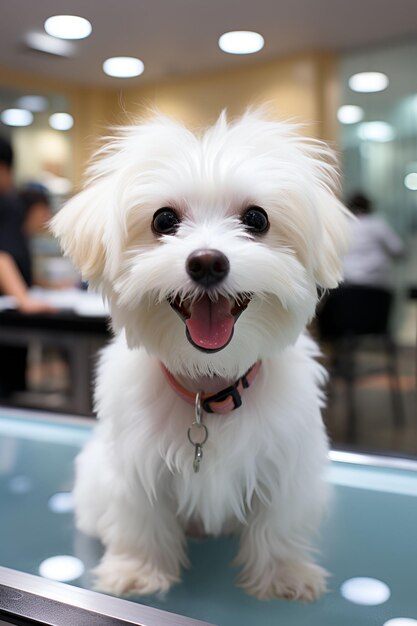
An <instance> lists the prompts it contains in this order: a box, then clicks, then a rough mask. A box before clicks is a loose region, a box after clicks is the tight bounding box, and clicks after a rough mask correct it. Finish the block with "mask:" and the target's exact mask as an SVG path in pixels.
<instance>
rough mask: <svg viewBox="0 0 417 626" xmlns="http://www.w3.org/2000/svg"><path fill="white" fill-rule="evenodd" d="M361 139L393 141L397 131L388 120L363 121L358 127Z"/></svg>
mask: <svg viewBox="0 0 417 626" xmlns="http://www.w3.org/2000/svg"><path fill="white" fill-rule="evenodd" d="M358 136H359V139H362V140H363V141H381V142H384V141H392V140H393V139H394V137H395V132H394V129H393V127H392V126H391V124H387V122H363V123H362V124H361V125H360V126H359V128H358Z"/></svg>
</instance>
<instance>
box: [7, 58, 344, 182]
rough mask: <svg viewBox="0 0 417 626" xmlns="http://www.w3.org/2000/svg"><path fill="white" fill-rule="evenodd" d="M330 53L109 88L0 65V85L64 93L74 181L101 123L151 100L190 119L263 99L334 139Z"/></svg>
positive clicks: (131, 114) (145, 110)
mask: <svg viewBox="0 0 417 626" xmlns="http://www.w3.org/2000/svg"><path fill="white" fill-rule="evenodd" d="M336 70H337V67H336V58H335V56H334V55H332V54H324V53H310V54H303V55H297V56H294V57H291V58H287V59H278V60H275V61H268V62H262V63H259V62H255V61H249V60H245V61H244V62H243V61H242V65H241V67H240V68H239V69H226V70H223V71H216V72H210V73H206V74H202V75H198V76H187V77H182V78H177V79H175V80H174V79H172V80H165V81H160V82H158V83H155V84H149V85H146V84H145V85H143V86H141V85H140V79H135V80H136V81H137V82H136V84H135V86H134V87H130V88H125V89H123V90H119V89H117V82H116V81H115V83H114V84H115V87H114V88H113V89H110V90H106V89H100V88H88V87H79V86H76V85H73V86H68V85H64V84H60V83H58V82H57V81H49V80H46V79H43V78H35V77H33V76H32V75H27V74H24V73H17V72H14V71H13V72H11V71H10V70H7V69H5V68H3V69H2V68H1V67H0V86H2V87H13V88H22V89H24V90H25V91H26V92H28V91H29V90H30V91H32V92H33V91H36V93H42V92H45V93H61V94H63V95H65V96H67V97H68V98H69V100H70V103H71V104H70V107H71V113H72V114H73V116H74V119H75V124H74V128H73V130H72V131H71V141H72V147H73V149H72V151H71V158H72V163H71V167H70V170H71V171H72V173H73V178H74V183H75V185H76V187H77V186H79V184H80V183H81V181H82V176H83V172H84V170H85V165H86V162H87V160H88V158H89V157H90V155H91V153H92V151H93V150H94V148H95V147H96V146H97V143H98V140H99V138H100V137H101V136H102V135H103V134H106V129H107V128H108V126H110V125H112V124H115V123H126V121H127V120H128V119H135V118H137V117H140V116H143V115H148V114H149V110H150V109H153V108H157V109H158V110H160V111H161V112H163V113H166V114H169V115H174V116H176V117H179V118H180V119H181V120H182V121H184V122H186V123H187V124H190V125H191V126H192V127H197V128H198V127H201V126H205V125H207V124H209V123H211V122H213V121H214V120H215V119H216V117H217V116H218V115H219V113H220V111H221V110H222V109H224V108H227V110H228V112H229V114H230V115H232V116H234V115H237V114H239V113H241V112H242V111H244V110H245V109H246V107H248V106H259V105H262V104H265V103H266V104H267V105H268V106H269V108H270V111H271V113H272V114H273V115H277V116H278V117H280V118H284V119H292V120H296V121H298V122H301V123H303V124H305V125H306V132H308V133H310V134H311V135H313V136H315V137H318V138H321V139H325V140H327V141H330V142H331V143H333V142H335V139H336V115H335V111H336V107H337V97H338V96H337V88H336V85H337V80H336Z"/></svg>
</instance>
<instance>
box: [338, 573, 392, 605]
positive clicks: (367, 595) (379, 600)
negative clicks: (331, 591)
mask: <svg viewBox="0 0 417 626" xmlns="http://www.w3.org/2000/svg"><path fill="white" fill-rule="evenodd" d="M340 593H341V594H342V596H343V597H344V598H345V599H346V600H349V601H350V602H353V603H354V604H362V605H367V606H377V605H378V604H383V603H384V602H386V601H387V600H388V598H389V597H390V595H391V591H390V588H389V587H388V585H386V584H385V583H384V582H382V580H378V579H377V578H350V579H349V580H346V581H345V582H344V583H343V585H342V586H341V587H340Z"/></svg>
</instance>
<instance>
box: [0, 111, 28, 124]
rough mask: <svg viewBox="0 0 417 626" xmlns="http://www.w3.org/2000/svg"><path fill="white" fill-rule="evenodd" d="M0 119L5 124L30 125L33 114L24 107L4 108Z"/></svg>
mask: <svg viewBox="0 0 417 626" xmlns="http://www.w3.org/2000/svg"><path fill="white" fill-rule="evenodd" d="M0 119H1V121H2V122H3V124H6V126H30V125H31V124H32V122H33V115H32V113H31V112H30V111H27V110H26V109H5V110H4V111H2V113H1V115H0Z"/></svg>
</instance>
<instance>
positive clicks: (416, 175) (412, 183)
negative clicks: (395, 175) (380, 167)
mask: <svg viewBox="0 0 417 626" xmlns="http://www.w3.org/2000/svg"><path fill="white" fill-rule="evenodd" d="M404 185H405V186H406V187H407V189H410V190H411V191H416V190H417V172H410V173H409V174H407V176H406V177H405V178H404Z"/></svg>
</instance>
